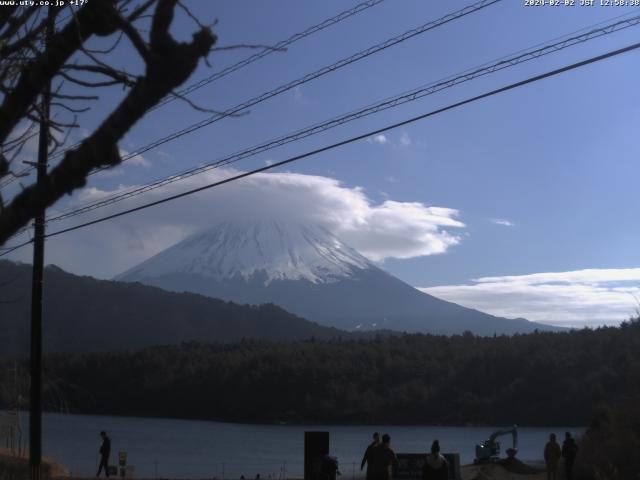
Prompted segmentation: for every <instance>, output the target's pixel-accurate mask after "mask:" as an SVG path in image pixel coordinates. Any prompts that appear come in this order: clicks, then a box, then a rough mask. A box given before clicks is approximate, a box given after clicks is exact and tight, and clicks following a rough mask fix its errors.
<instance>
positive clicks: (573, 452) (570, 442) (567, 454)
mask: <svg viewBox="0 0 640 480" xmlns="http://www.w3.org/2000/svg"><path fill="white" fill-rule="evenodd" d="M577 455H578V444H577V443H576V441H575V439H574V438H573V437H572V436H571V433H570V432H566V433H565V434H564V442H562V457H563V458H564V471H565V476H566V477H567V480H573V464H574V463H575V461H576V456H577Z"/></svg>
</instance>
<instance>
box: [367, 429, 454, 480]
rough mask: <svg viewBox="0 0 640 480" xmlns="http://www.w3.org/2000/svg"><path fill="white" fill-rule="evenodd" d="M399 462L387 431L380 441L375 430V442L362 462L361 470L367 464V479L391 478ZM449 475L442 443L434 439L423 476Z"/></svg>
mask: <svg viewBox="0 0 640 480" xmlns="http://www.w3.org/2000/svg"><path fill="white" fill-rule="evenodd" d="M397 463H398V457H396V454H395V452H394V451H393V449H392V448H391V437H390V436H389V435H388V434H386V433H385V434H384V435H382V441H380V434H379V433H378V432H375V433H374V434H373V442H371V444H369V446H368V447H367V449H366V450H365V452H364V456H363V457H362V463H361V464H360V470H363V469H364V467H365V465H366V466H367V480H391V478H392V475H393V472H392V469H393V467H394V465H397ZM448 477H449V465H448V464H447V460H446V459H445V458H444V456H443V455H442V454H441V453H440V443H439V442H438V440H434V442H433V443H432V444H431V451H430V453H428V454H427V458H426V461H425V463H424V466H423V467H422V478H423V480H446V479H447V478H448Z"/></svg>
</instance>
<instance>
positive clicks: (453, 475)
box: [393, 453, 461, 480]
mask: <svg viewBox="0 0 640 480" xmlns="http://www.w3.org/2000/svg"><path fill="white" fill-rule="evenodd" d="M442 455H443V456H444V458H446V460H447V463H448V464H449V480H460V479H461V477H460V454H458V453H443V454H442ZM397 457H398V464H397V465H396V466H395V467H394V469H393V478H394V479H398V480H420V479H421V478H422V467H423V466H424V463H425V461H426V460H427V454H426V453H398V454H397Z"/></svg>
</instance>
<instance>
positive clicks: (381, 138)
mask: <svg viewBox="0 0 640 480" xmlns="http://www.w3.org/2000/svg"><path fill="white" fill-rule="evenodd" d="M371 140H372V141H374V142H376V143H379V144H380V145H384V144H385V143H388V142H389V139H388V138H387V136H386V135H384V134H382V133H381V134H379V135H374V136H373V137H371Z"/></svg>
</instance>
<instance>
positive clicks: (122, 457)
mask: <svg viewBox="0 0 640 480" xmlns="http://www.w3.org/2000/svg"><path fill="white" fill-rule="evenodd" d="M126 464H127V452H118V465H120V466H121V467H124V466H125V465H126Z"/></svg>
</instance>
